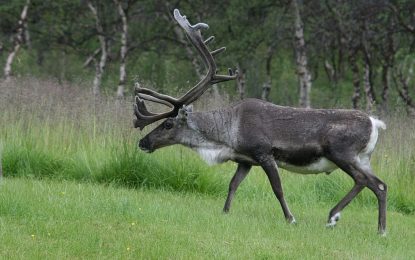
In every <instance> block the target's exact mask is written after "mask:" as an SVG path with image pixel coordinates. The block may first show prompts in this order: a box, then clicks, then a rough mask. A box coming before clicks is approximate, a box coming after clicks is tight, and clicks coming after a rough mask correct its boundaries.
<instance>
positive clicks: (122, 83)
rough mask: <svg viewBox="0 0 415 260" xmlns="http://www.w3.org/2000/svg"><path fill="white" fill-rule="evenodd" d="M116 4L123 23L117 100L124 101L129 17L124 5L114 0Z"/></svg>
mask: <svg viewBox="0 0 415 260" xmlns="http://www.w3.org/2000/svg"><path fill="white" fill-rule="evenodd" d="M114 2H115V4H116V5H117V9H118V14H119V15H120V17H121V21H122V32H121V49H120V55H121V61H120V81H119V83H118V87H117V98H119V99H122V98H124V93H125V84H126V81H127V72H126V59H127V50H128V49H127V48H128V46H127V44H128V42H127V37H128V20H127V15H126V13H125V11H124V9H123V7H122V4H121V2H120V1H119V0H114Z"/></svg>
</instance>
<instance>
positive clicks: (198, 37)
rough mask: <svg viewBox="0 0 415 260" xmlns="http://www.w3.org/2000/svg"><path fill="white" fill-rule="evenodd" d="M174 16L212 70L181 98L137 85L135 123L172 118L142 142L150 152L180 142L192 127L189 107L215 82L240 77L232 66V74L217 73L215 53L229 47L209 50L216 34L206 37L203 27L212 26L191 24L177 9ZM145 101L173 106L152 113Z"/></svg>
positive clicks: (142, 123)
mask: <svg viewBox="0 0 415 260" xmlns="http://www.w3.org/2000/svg"><path fill="white" fill-rule="evenodd" d="M174 18H175V20H176V21H177V22H178V24H179V25H180V27H182V28H183V30H184V31H185V33H186V35H187V38H188V39H189V40H190V42H191V43H192V45H193V46H194V47H195V48H196V50H197V52H198V53H199V55H200V56H201V58H202V60H203V62H204V64H205V65H206V67H207V69H208V71H207V73H206V75H205V76H204V77H203V78H202V79H201V80H200V81H199V82H198V83H197V84H196V85H195V86H194V87H193V88H191V89H190V90H189V91H188V92H187V93H186V94H184V95H183V96H182V97H180V98H174V97H171V96H168V95H164V94H161V93H158V92H156V91H153V90H150V89H147V88H141V87H139V86H138V85H137V86H136V89H135V94H136V96H135V104H134V114H135V116H136V119H135V120H134V126H135V127H136V128H140V129H141V130H142V129H143V128H144V127H145V126H147V125H149V124H151V123H154V122H156V121H159V120H161V119H165V118H168V119H167V120H165V121H164V122H163V123H162V124H161V125H160V126H158V127H157V128H155V129H154V130H153V131H152V132H150V133H149V134H148V135H147V136H145V137H144V138H143V139H142V140H141V141H140V142H139V147H140V148H141V149H142V150H145V151H149V152H151V151H154V150H156V149H158V148H161V147H164V146H168V145H172V144H176V143H179V141H178V140H179V139H180V138H181V137H182V136H183V135H185V134H186V129H188V130H190V128H188V125H187V114H188V113H189V112H191V111H189V107H188V106H189V105H190V104H191V103H192V102H194V101H195V100H197V99H198V98H199V97H200V96H201V95H202V94H203V93H204V92H205V91H206V90H207V89H208V88H209V86H211V85H212V84H216V83H219V82H223V81H228V80H233V79H235V78H236V76H237V74H236V73H234V72H233V71H232V70H231V69H229V70H228V72H229V75H218V74H216V72H217V66H216V63H215V59H214V56H215V55H217V54H219V53H221V52H223V51H225V49H226V48H225V47H222V48H219V49H217V50H214V51H210V50H209V49H208V47H207V44H208V43H210V42H211V41H212V40H213V39H214V37H213V36H211V37H209V38H208V39H206V40H204V39H203V37H202V34H201V32H200V30H201V29H207V28H209V26H208V25H207V24H205V23H197V24H195V25H191V24H190V23H189V21H188V20H187V18H186V16H182V15H181V14H180V12H179V10H177V9H175V10H174ZM144 100H146V101H151V102H155V103H158V104H162V105H166V106H168V107H169V108H170V111H168V112H165V113H153V112H150V111H149V110H148V109H147V107H146V105H145V103H144ZM180 140H182V139H180Z"/></svg>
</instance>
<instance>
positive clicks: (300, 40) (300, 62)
mask: <svg viewBox="0 0 415 260" xmlns="http://www.w3.org/2000/svg"><path fill="white" fill-rule="evenodd" d="M291 5H292V8H293V12H294V17H295V37H294V48H295V54H296V63H297V75H298V79H299V89H300V100H299V105H300V106H301V107H306V108H310V107H311V102H310V91H311V86H312V84H311V74H310V72H309V70H308V68H307V63H308V62H307V55H306V49H305V42H304V30H303V21H302V20H301V15H300V10H299V7H298V3H297V0H291Z"/></svg>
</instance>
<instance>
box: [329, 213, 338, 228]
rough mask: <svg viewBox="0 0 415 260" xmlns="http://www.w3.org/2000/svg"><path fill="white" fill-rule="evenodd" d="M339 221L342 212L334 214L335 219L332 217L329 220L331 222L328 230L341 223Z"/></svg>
mask: <svg viewBox="0 0 415 260" xmlns="http://www.w3.org/2000/svg"><path fill="white" fill-rule="evenodd" d="M339 219H340V212H337V213H336V214H334V216H333V217H331V218H330V219H329V222H328V223H327V224H326V227H328V228H333V227H335V226H336V224H337V221H339Z"/></svg>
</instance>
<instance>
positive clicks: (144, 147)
mask: <svg viewBox="0 0 415 260" xmlns="http://www.w3.org/2000/svg"><path fill="white" fill-rule="evenodd" d="M138 147H140V149H141V150H143V151H145V152H150V151H151V149H150V142H149V140H148V138H143V139H141V140H140V142H139V143H138Z"/></svg>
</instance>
